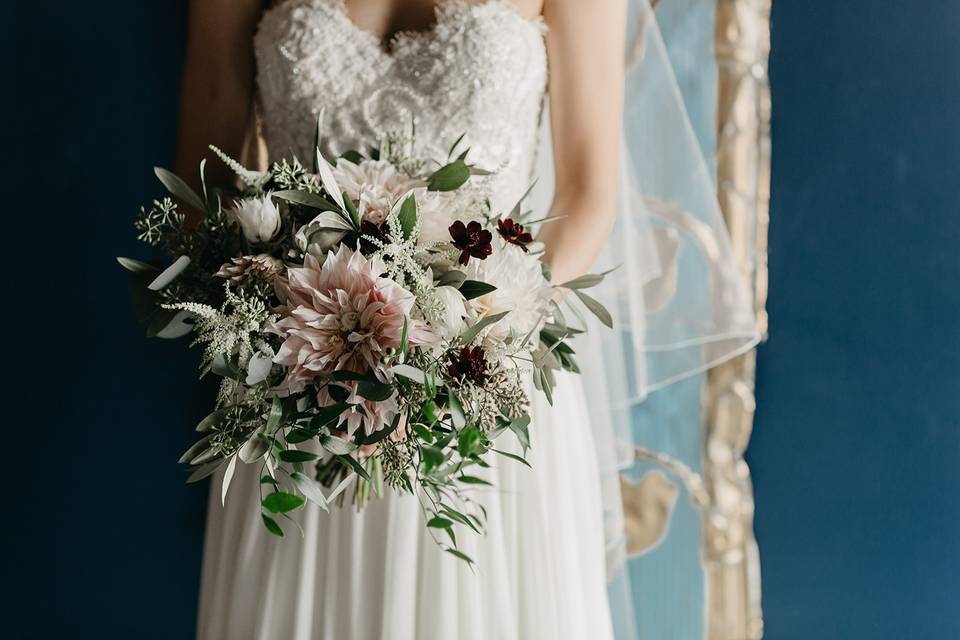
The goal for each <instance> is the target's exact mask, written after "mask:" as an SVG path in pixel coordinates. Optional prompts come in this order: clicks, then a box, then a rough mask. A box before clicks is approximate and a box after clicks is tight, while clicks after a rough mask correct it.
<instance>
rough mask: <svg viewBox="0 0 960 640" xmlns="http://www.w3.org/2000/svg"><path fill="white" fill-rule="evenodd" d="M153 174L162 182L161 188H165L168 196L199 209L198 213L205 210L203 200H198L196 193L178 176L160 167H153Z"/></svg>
mask: <svg viewBox="0 0 960 640" xmlns="http://www.w3.org/2000/svg"><path fill="white" fill-rule="evenodd" d="M153 172H154V173H155V174H157V177H158V178H159V179H160V182H162V183H163V186H165V187H166V188H167V191H169V192H170V195H172V196H175V197H177V198H180V199H181V200H183V201H184V202H186V203H187V204H189V205H190V206H191V207H193V208H195V209H199V210H200V211H205V210H206V206H204V204H203V200H201V199H200V196H198V195H197V193H196V191H194V190H193V189H191V188H190V186H189V185H188V184H187V183H186V182H184V181H183V180H182V179H181V178H180V177H179V176H178V175H176V174H175V173H173V172H172V171H167V170H166V169H164V168H162V167H154V168H153Z"/></svg>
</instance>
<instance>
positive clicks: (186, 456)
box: [177, 434, 213, 464]
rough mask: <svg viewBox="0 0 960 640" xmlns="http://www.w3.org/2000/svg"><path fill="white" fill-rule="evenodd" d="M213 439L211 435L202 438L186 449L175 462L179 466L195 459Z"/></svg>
mask: <svg viewBox="0 0 960 640" xmlns="http://www.w3.org/2000/svg"><path fill="white" fill-rule="evenodd" d="M211 438H213V434H211V435H208V436H203V437H202V438H200V439H199V440H197V441H196V442H194V443H193V445H192V446H191V447H190V448H189V449H187V450H186V451H185V452H184V453H183V455H182V456H180V459H179V460H178V461H177V462H179V463H180V464H186V463H187V462H189V461H190V460H193V459H194V458H196V457H197V456H198V455H199V454H200V453H201V452H203V451H204V450H205V449H206V448H207V444H208V443H209V442H210V439H211Z"/></svg>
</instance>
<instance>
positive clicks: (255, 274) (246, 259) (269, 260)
mask: <svg viewBox="0 0 960 640" xmlns="http://www.w3.org/2000/svg"><path fill="white" fill-rule="evenodd" d="M282 268H283V264H282V263H281V262H280V261H279V260H277V259H276V258H274V257H272V256H270V255H267V254H266V253H258V254H257V255H255V256H240V257H239V258H231V259H230V262H227V263H225V264H224V265H223V266H221V267H220V270H219V271H217V272H216V273H215V274H213V275H214V276H216V277H218V278H223V279H224V280H227V281H229V282H232V283H233V284H235V285H238V286H240V287H243V286H246V285H251V284H252V285H256V284H269V285H272V284H273V282H274V280H276V278H277V276H279V275H280V270H281V269H282Z"/></svg>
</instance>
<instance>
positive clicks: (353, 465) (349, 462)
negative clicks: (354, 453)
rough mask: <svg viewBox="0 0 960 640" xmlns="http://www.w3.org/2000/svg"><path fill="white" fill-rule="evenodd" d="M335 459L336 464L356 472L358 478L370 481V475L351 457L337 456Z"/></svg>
mask: <svg viewBox="0 0 960 640" xmlns="http://www.w3.org/2000/svg"><path fill="white" fill-rule="evenodd" d="M335 459H336V460H337V461H338V462H340V463H341V464H342V465H344V466H345V467H348V468H350V469H353V470H354V471H355V472H356V475H358V476H360V477H361V478H363V479H364V480H366V481H367V482H369V481H370V474H369V473H367V470H366V469H364V468H363V465H362V464H360V463H359V462H357V461H356V460H354V459H353V458H352V457H351V456H341V455H338V456H336V457H335ZM332 499H333V497H331V498H330V500H332Z"/></svg>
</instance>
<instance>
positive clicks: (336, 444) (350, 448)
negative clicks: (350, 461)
mask: <svg viewBox="0 0 960 640" xmlns="http://www.w3.org/2000/svg"><path fill="white" fill-rule="evenodd" d="M319 440H320V446H321V447H323V448H324V449H326V450H327V451H329V452H330V453H332V454H334V455H338V456H345V455H348V454H350V453H352V452H354V451H356V450H357V448H358V447H357V445H355V444H353V443H352V442H348V441H347V440H344V439H343V438H338V437H337V436H331V435H328V434H320V436H319Z"/></svg>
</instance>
